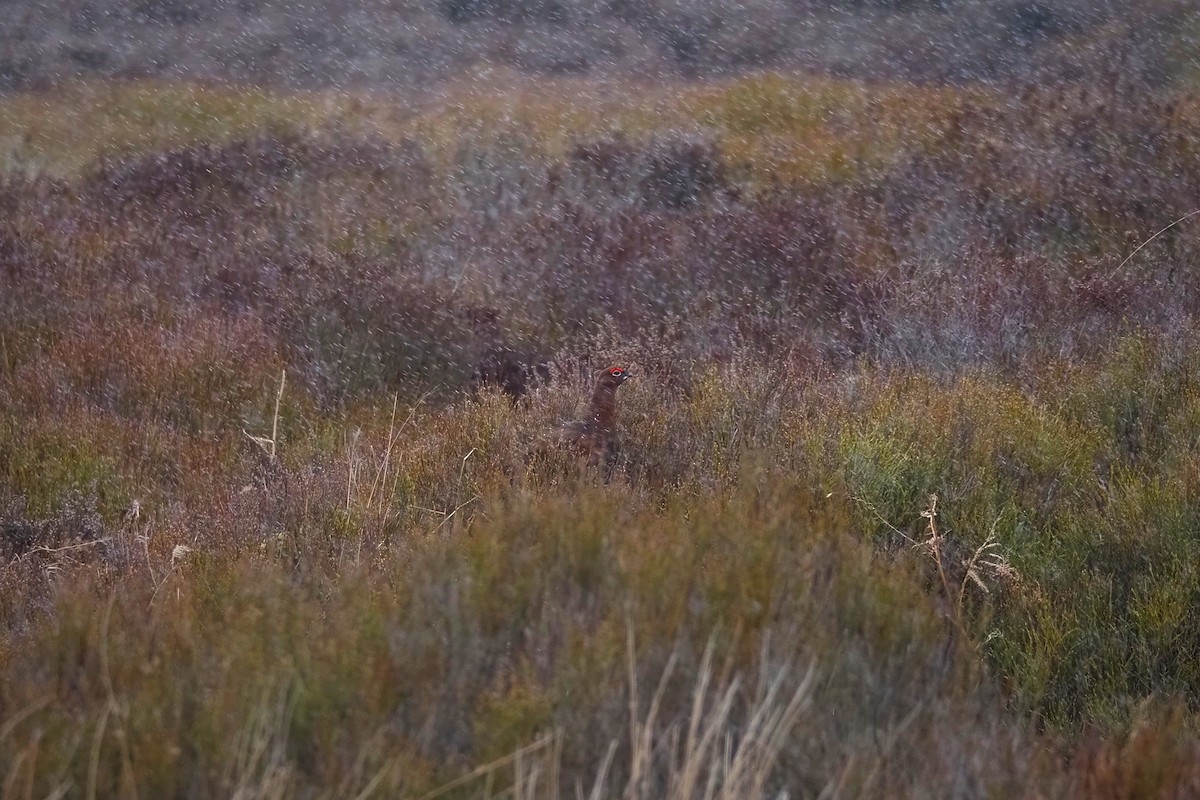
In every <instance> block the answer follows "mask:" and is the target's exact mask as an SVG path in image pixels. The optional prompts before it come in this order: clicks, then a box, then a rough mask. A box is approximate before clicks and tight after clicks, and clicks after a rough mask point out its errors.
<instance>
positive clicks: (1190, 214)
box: [1105, 208, 1200, 280]
mask: <svg viewBox="0 0 1200 800" xmlns="http://www.w3.org/2000/svg"><path fill="white" fill-rule="evenodd" d="M1197 214H1200V208H1197V209H1196V210H1195V211H1189V212H1188V213H1186V214H1184V215H1183V216H1182V217H1180V218H1179V219H1177V220H1175V221H1174V222H1172V223H1171V224H1170V225H1167V226H1166V227H1164V228H1161V229H1160V230H1159V231H1158V232H1157V233H1155V234H1154V235H1153V236H1151V237H1150V238H1149V239H1147V240H1145V241H1144V242H1142V243H1141V244H1139V245H1138V246H1137V247H1135V248H1134V249H1133V252H1131V253H1130V254H1129V255H1127V256H1125V259H1124V260H1123V261H1122V262H1121V263H1120V264H1117V267H1116V269H1114V270H1113V271H1112V272H1110V273H1108V276H1107V278H1106V279H1105V280H1111V279H1112V278H1115V277H1116V275H1117V273H1118V272H1120V271H1121V269H1122V268H1123V267H1124V266H1125V265H1126V264H1128V263H1129V261H1130V259H1132V258H1133V257H1134V256H1136V255H1137V254H1138V253H1139V252H1141V250H1142V248H1143V247H1145V246H1146V245H1148V244H1150V243H1151V242H1153V241H1154V240H1155V239H1157V238H1158V237H1159V236H1162V235H1163V234H1164V233H1166V232H1167V231H1169V230H1171V228H1174V227H1175V226H1176V225H1178V224H1179V223H1181V222H1186V221H1187V220H1189V219H1191V218H1192V217H1194V216H1196V215H1197Z"/></svg>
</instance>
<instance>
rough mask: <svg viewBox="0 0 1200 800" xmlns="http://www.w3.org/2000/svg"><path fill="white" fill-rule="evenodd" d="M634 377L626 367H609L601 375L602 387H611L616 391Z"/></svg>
mask: <svg viewBox="0 0 1200 800" xmlns="http://www.w3.org/2000/svg"><path fill="white" fill-rule="evenodd" d="M632 377H633V376H632V375H630V374H629V371H628V370H627V369H625V368H624V367H609V368H608V369H606V370H604V371H602V372H601V373H600V385H601V386H611V387H613V388H614V389H615V388H617V387H618V386H620V385H621V384H622V383H624V382H625V381H627V380H629V379H630V378H632Z"/></svg>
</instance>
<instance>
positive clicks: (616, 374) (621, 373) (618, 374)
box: [611, 367, 624, 378]
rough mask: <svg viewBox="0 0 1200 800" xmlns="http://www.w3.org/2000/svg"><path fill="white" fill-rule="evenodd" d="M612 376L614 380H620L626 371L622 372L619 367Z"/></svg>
mask: <svg viewBox="0 0 1200 800" xmlns="http://www.w3.org/2000/svg"><path fill="white" fill-rule="evenodd" d="M611 374H612V376H613V377H614V378H619V377H621V376H622V375H623V374H624V370H622V369H621V368H620V367H618V368H616V369H614V370H612V373H611Z"/></svg>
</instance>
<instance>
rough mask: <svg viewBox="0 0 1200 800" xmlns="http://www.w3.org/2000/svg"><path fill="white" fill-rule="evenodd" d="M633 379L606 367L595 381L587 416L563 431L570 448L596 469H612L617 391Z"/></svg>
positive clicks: (613, 368)
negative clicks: (596, 467) (608, 467)
mask: <svg viewBox="0 0 1200 800" xmlns="http://www.w3.org/2000/svg"><path fill="white" fill-rule="evenodd" d="M631 377H632V376H631V375H630V374H629V372H628V371H626V370H625V369H624V368H623V367H609V368H608V369H606V370H604V371H603V372H601V373H600V375H599V376H598V377H597V378H596V386H595V388H594V389H592V399H591V401H590V402H589V403H588V416H587V417H586V418H585V419H582V420H579V421H578V422H572V423H570V424H569V425H567V426H566V428H565V429H564V431H563V432H564V434H565V438H566V440H567V442H568V443H569V444H570V446H571V447H572V449H574V450H575V452H576V453H577V454H578V455H579V457H580V458H583V459H585V460H586V461H587V463H588V464H590V465H593V466H596V465H600V464H604V465H605V466H610V467H611V466H612V465H613V464H614V463H615V461H616V457H617V438H616V427H617V389H619V388H621V384H623V383H624V382H625V381H627V380H629V379H630V378H631Z"/></svg>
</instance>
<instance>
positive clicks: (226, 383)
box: [0, 12, 1200, 798]
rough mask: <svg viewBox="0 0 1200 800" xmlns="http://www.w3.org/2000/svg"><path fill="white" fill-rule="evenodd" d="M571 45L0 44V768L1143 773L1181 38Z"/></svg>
mask: <svg viewBox="0 0 1200 800" xmlns="http://www.w3.org/2000/svg"><path fill="white" fill-rule="evenodd" d="M481 13H483V12H481ZM487 13H492V12H487ZM618 89H619V90H618V91H610V92H609V93H603V92H598V91H595V86H594V85H593V84H592V83H590V82H589V79H585V78H557V79H555V80H546V81H542V82H536V83H535V82H533V81H531V80H529V79H528V78H526V77H520V78H514V79H512V80H511V81H507V82H506V81H498V82H497V84H496V85H493V86H489V87H487V88H486V89H480V88H479V87H478V86H476V87H471V86H467V85H452V86H450V87H449V88H447V89H446V94H445V96H444V97H443V98H442V99H441V100H440V101H438V102H433V103H427V104H418V105H412V104H409V103H407V102H405V101H403V100H398V99H394V98H393V99H389V98H386V97H380V96H376V95H366V94H364V95H362V96H356V95H352V94H350V93H333V92H331V93H329V94H321V93H320V92H317V91H312V92H308V93H305V92H300V91H285V90H283V89H278V88H276V89H262V88H255V89H246V88H239V87H235V86H230V85H223V86H203V87H201V86H189V85H181V84H170V85H163V84H158V83H153V82H140V83H129V84H114V85H103V86H91V87H89V86H82V87H75V88H72V89H70V90H67V89H63V90H56V91H54V92H42V93H33V94H22V95H13V96H7V97H4V98H0V130H3V136H4V137H5V138H6V140H11V141H16V142H19V145H17V146H16V147H15V148H14V149H13V150H12V151H11V154H10V155H9V156H8V157H7V160H6V161H4V162H3V164H4V165H5V172H4V177H3V178H2V183H0V210H2V212H3V213H2V214H0V565H2V566H0V574H2V576H3V577H2V578H0V580H2V581H3V586H4V592H3V593H2V595H0V619H2V620H3V627H2V628H0V674H2V675H3V679H2V680H0V775H3V793H4V794H5V796H9V795H11V796H13V797H34V796H42V795H53V796H69V797H74V796H85V797H95V796H121V797H125V796H143V797H144V796H154V797H170V796H179V797H205V796H214V795H218V796H219V795H236V796H240V797H291V796H305V797H324V796H329V797H335V796H336V797H342V796H360V797H365V796H405V797H491V796H511V797H527V798H534V797H560V796H571V795H586V796H588V797H597V798H599V797H612V796H628V797H662V796H670V797H678V798H685V797H687V798H690V797H734V796H737V797H760V796H772V797H775V796H780V795H781V794H784V793H786V795H787V796H793V797H810V796H811V797H816V796H831V797H880V796H886V797H923V796H930V795H936V796H956V797H977V796H997V797H1028V796H1046V797H1081V798H1082V797H1089V798H1090V797H1186V796H1190V795H1192V794H1194V793H1195V792H1196V791H1197V786H1198V784H1200V772H1198V770H1197V767H1196V764H1197V763H1198V762H1197V759H1196V756H1197V754H1198V750H1200V739H1198V738H1197V735H1196V724H1195V716H1194V715H1195V708H1196V704H1197V702H1198V700H1200V691H1198V687H1200V675H1198V674H1197V669H1198V667H1197V664H1198V663H1200V662H1198V660H1197V655H1198V648H1200V628H1197V625H1196V622H1195V617H1196V613H1195V611H1196V598H1197V597H1198V596H1200V573H1198V570H1197V567H1196V564H1197V563H1198V559H1197V556H1198V555H1200V553H1197V547H1198V545H1197V543H1196V537H1195V530H1196V523H1197V513H1198V512H1197V508H1196V500H1195V498H1196V496H1197V492H1198V490H1200V485H1198V482H1200V456H1198V455H1197V436H1196V433H1195V429H1196V425H1197V421H1198V420H1200V401H1198V400H1197V398H1198V397H1200V395H1198V394H1197V387H1196V384H1195V380H1194V378H1193V376H1194V375H1195V373H1196V368H1197V366H1198V362H1200V330H1198V329H1197V328H1196V325H1195V323H1194V316H1195V312H1196V309H1195V308H1194V306H1195V303H1196V300H1195V298H1196V296H1197V295H1196V288H1197V287H1196V286H1195V280H1196V279H1195V277H1194V275H1195V264H1196V259H1197V252H1198V251H1197V248H1198V247H1200V239H1198V238H1197V236H1198V234H1197V231H1198V230H1200V228H1197V227H1195V224H1192V223H1191V222H1190V221H1189V220H1184V221H1183V222H1181V223H1180V224H1178V225H1176V226H1174V227H1172V228H1170V229H1169V230H1166V231H1165V232H1163V233H1162V234H1161V235H1158V236H1156V237H1153V238H1151V237H1152V236H1153V235H1154V234H1155V233H1156V232H1158V231H1159V230H1161V229H1162V228H1164V227H1165V226H1167V225H1168V223H1171V222H1172V221H1174V220H1177V219H1180V218H1182V217H1184V216H1185V215H1186V214H1189V213H1191V212H1192V211H1194V210H1195V209H1197V208H1200V188H1198V187H1200V166H1198V164H1200V162H1197V161H1196V158H1195V155H1196V148H1197V145H1196V142H1198V141H1200V104H1198V100H1197V98H1196V96H1195V95H1194V93H1192V92H1190V91H1189V90H1188V89H1187V88H1186V86H1183V85H1168V86H1154V87H1153V88H1146V89H1145V90H1144V91H1137V92H1133V91H1125V90H1122V87H1119V86H1113V85H1106V84H1104V83H1103V82H1100V81H1097V82H1087V83H1076V84H1071V85H1068V84H1055V85H1045V86H1042V87H1040V88H1038V87H1034V88H1026V89H1024V90H1022V91H1012V90H1010V89H997V88H996V87H991V86H983V85H971V86H969V87H954V86H951V85H948V84H946V85H938V86H933V85H914V84H908V83H901V82H899V81H898V80H896V81H866V80H859V79H851V78H834V77H822V78H816V77H811V76H797V75H794V74H788V73H750V74H744V75H740V76H737V77H730V78H722V79H720V80H716V79H713V80H708V81H703V82H686V83H685V82H678V83H667V84H657V85H647V84H643V83H639V82H636V81H630V82H628V83H623V84H619V85H618ZM59 91H61V92H63V93H64V95H63V96H60V95H59V94H58V92H59ZM68 91H69V92H70V93H71V94H70V95H69V96H67V95H65V93H67V92H68ZM64 96H65V97H66V99H65V100H63V97H64ZM56 98H58V99H60V100H63V102H60V103H56ZM89 98H90V99H89ZM81 119H82V120H86V121H87V126H86V127H85V128H81V127H80V120H81ZM1147 241H1148V243H1147V244H1145V246H1144V247H1142V248H1141V249H1140V250H1138V251H1137V252H1136V254H1134V255H1133V257H1132V258H1129V259H1128V260H1126V259H1125V257H1126V255H1128V254H1130V253H1131V252H1133V251H1134V249H1135V248H1137V247H1138V246H1139V245H1142V244H1143V243H1146V242H1147ZM494 362H497V363H501V366H502V367H504V368H505V369H509V371H510V372H511V373H512V374H519V375H520V376H522V377H521V382H522V386H521V388H522V394H521V396H520V397H519V398H518V399H516V400H514V399H513V398H510V397H509V396H508V395H506V394H505V393H504V392H503V391H502V387H501V386H499V385H497V383H496V381H494V380H492V377H493V374H492V373H491V372H489V370H488V369H481V365H488V364H492V363H494ZM614 363H619V364H622V365H624V366H627V367H628V368H629V369H630V370H631V371H633V372H634V373H635V374H636V375H637V377H636V378H635V379H634V380H633V381H631V382H630V383H629V384H628V385H627V386H626V387H625V388H623V389H622V390H621V391H622V396H621V401H622V407H621V418H620V430H621V447H620V453H619V457H618V459H617V462H616V464H615V465H614V466H613V468H612V469H611V470H607V471H605V470H597V469H589V468H581V465H580V464H578V463H576V461H575V460H574V459H573V458H572V457H571V456H570V454H569V453H565V452H563V450H562V448H558V447H556V446H555V444H556V442H555V438H554V430H555V426H556V424H557V423H558V422H561V421H563V420H567V419H571V418H572V417H573V416H575V415H577V414H578V413H579V411H580V408H581V406H582V403H583V401H584V399H585V398H586V396H587V393H588V390H589V386H590V384H591V381H592V379H593V376H594V373H595V372H596V371H597V370H598V369H600V368H601V367H606V366H609V365H611V364H614Z"/></svg>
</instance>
